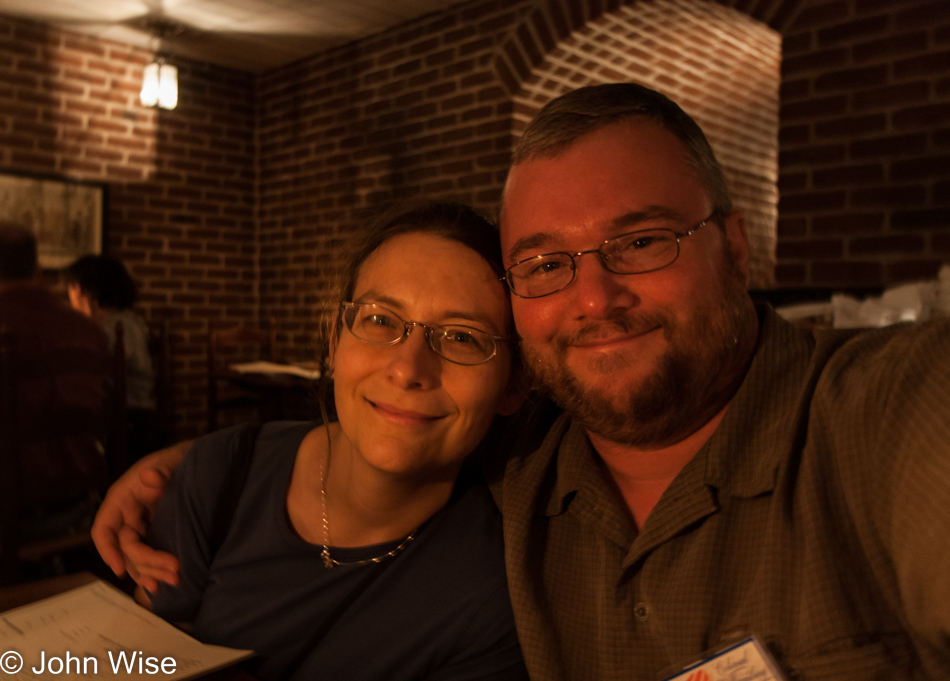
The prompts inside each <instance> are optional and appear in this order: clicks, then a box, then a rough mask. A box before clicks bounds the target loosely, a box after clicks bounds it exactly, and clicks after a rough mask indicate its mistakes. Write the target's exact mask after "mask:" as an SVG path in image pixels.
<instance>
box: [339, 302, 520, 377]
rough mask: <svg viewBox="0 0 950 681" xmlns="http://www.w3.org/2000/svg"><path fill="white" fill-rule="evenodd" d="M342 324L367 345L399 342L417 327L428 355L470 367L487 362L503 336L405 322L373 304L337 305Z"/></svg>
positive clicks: (448, 326) (456, 325)
mask: <svg viewBox="0 0 950 681" xmlns="http://www.w3.org/2000/svg"><path fill="white" fill-rule="evenodd" d="M340 308H341V310H342V313H343V323H344V324H346V328H348V329H349V330H350V333H352V334H353V335H354V336H356V337H357V338H358V339H359V340H361V341H363V342H364V343H369V344H370V345H395V344H396V343H401V342H402V341H404V340H405V339H406V338H408V337H409V334H410V333H411V332H412V329H413V327H416V326H419V327H422V329H423V330H424V331H425V336H426V342H427V343H428V345H429V347H430V348H431V349H432V352H434V353H435V354H437V355H438V356H439V357H442V358H443V359H447V360H448V361H450V362H454V363H455V364H464V365H474V364H481V363H483V362H487V361H488V360H490V359H491V358H492V357H494V356H495V353H496V352H497V351H498V343H499V342H501V343H505V342H507V341H508V339H507V338H506V337H505V336H493V335H491V334H490V333H486V332H485V331H481V330H479V329H476V328H473V327H471V326H464V325H462V324H447V325H444V326H429V325H428V324H423V323H422V322H407V321H406V320H404V319H402V318H401V317H400V316H399V315H397V314H396V313H395V312H393V311H392V310H389V309H387V308H385V307H382V306H381V305H375V304H373V303H349V302H345V303H341V305H340Z"/></svg>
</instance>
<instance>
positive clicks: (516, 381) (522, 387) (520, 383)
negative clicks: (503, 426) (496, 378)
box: [498, 369, 531, 416]
mask: <svg viewBox="0 0 950 681" xmlns="http://www.w3.org/2000/svg"><path fill="white" fill-rule="evenodd" d="M530 388H531V381H530V380H529V379H528V375H527V374H526V373H525V372H524V370H523V369H515V370H514V371H512V372H511V377H510V378H509V379H508V388H507V389H506V390H505V394H504V396H503V397H502V398H501V403H500V404H499V405H498V413H499V414H501V415H502V416H511V415H512V414H514V413H515V412H516V411H518V410H519V409H521V405H523V404H524V401H525V400H526V399H528V391H529V390H530Z"/></svg>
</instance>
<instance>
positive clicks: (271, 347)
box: [208, 317, 277, 433]
mask: <svg viewBox="0 0 950 681" xmlns="http://www.w3.org/2000/svg"><path fill="white" fill-rule="evenodd" d="M239 346H245V347H246V346H256V347H255V350H254V352H255V354H254V356H253V357H251V358H250V359H252V360H258V359H267V360H270V361H271V362H276V361H277V320H276V319H275V318H274V317H271V318H270V319H269V320H268V325H267V328H266V329H252V328H249V327H246V326H236V327H234V328H231V329H221V330H216V331H212V332H210V333H209V334H208V432H209V433H210V432H213V431H215V430H217V429H218V412H219V411H220V410H222V409H233V408H238V407H255V408H259V407H260V402H261V398H260V396H259V395H257V394H254V393H249V392H246V391H235V390H229V395H228V396H226V397H223V398H222V397H219V396H218V382H219V381H222V380H227V379H229V378H233V372H229V371H228V370H227V367H226V366H224V365H225V362H223V361H221V359H220V356H221V354H222V350H223V349H225V348H238V347H239ZM262 355H263V356H262Z"/></svg>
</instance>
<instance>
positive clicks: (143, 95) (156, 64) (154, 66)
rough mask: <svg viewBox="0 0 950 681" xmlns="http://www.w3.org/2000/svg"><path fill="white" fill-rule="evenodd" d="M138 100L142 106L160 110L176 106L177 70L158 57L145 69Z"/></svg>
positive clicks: (163, 58)
mask: <svg viewBox="0 0 950 681" xmlns="http://www.w3.org/2000/svg"><path fill="white" fill-rule="evenodd" d="M139 99H140V100H141V101H142V106H150V107H154V106H157V107H159V108H161V109H174V108H175V107H176V106H178V69H177V68H176V67H174V66H172V65H171V64H169V63H168V62H167V61H165V57H158V58H156V59H155V61H153V62H152V63H151V64H149V65H148V66H146V67H145V71H144V73H143V78H142V91H141V92H140V93H139Z"/></svg>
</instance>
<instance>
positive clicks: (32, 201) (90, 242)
mask: <svg viewBox="0 0 950 681" xmlns="http://www.w3.org/2000/svg"><path fill="white" fill-rule="evenodd" d="M105 193H106V185H105V184H104V183H99V182H87V181H84V180H74V179H70V178H65V177H58V176H51V175H28V174H20V173H13V172H0V219H2V220H6V221H10V222H13V223H15V224H18V225H21V226H23V227H25V228H27V229H29V230H31V231H32V232H33V234H35V235H36V243H37V250H38V256H39V263H40V267H42V268H43V269H61V268H64V267H67V266H68V265H69V264H71V263H72V262H73V261H74V260H75V259H76V258H78V257H80V256H83V255H87V254H90V253H92V254H96V255H99V254H101V253H102V244H103V219H104V215H105Z"/></svg>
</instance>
